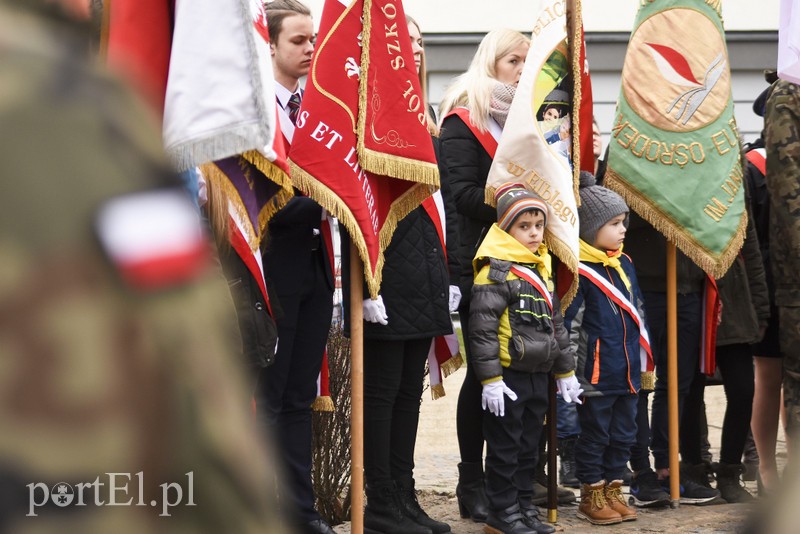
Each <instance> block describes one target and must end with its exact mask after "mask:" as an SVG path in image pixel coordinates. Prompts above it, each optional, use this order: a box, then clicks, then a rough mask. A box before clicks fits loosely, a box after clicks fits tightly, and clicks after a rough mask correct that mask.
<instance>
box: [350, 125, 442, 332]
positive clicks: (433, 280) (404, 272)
mask: <svg viewBox="0 0 800 534" xmlns="http://www.w3.org/2000/svg"><path fill="white" fill-rule="evenodd" d="M434 148H438V147H437V140H436V139H434ZM440 161H441V160H440ZM439 172H440V176H441V181H442V197H443V200H444V205H445V210H447V209H448V208H449V207H452V198H451V197H450V190H449V187H448V185H447V178H446V169H444V168H443V167H442V165H441V164H440V165H439ZM445 227H446V232H447V236H446V240H447V243H454V242H456V240H457V233H456V229H455V228H453V227H452V225H448V224H446V225H445ZM340 228H342V227H340ZM349 250H350V237H349V236H348V235H347V232H345V231H342V280H343V284H342V286H343V287H342V289H343V293H344V302H345V309H346V310H347V312H346V313H345V324H346V330H347V331H348V332H349V322H350V314H349V309H350V307H349V300H350V279H349V278H350V277H349V274H350V252H349ZM380 295H381V297H382V298H383V303H384V306H386V314H387V316H388V317H389V324H388V325H385V326H384V325H381V324H376V323H370V322H367V321H365V322H364V339H385V340H403V339H422V338H428V337H436V336H441V335H445V334H450V333H452V331H453V325H452V322H451V320H450V309H449V297H450V274H449V272H448V266H447V263H446V262H445V251H443V250H442V246H441V241H440V239H439V233H438V231H437V230H436V226H435V225H434V223H433V221H432V220H431V218H430V216H429V215H428V212H427V211H426V210H425V208H423V207H422V206H420V207H418V208H416V209H415V210H413V211H412V212H411V213H409V214H408V215H406V216H405V217H404V218H403V219H402V220H401V221H400V222H399V223H398V224H397V228H396V229H395V232H394V235H393V236H392V241H391V243H390V244H389V246H388V247H387V248H386V251H385V252H384V264H383V274H382V280H381V289H380ZM364 298H369V292H368V291H367V287H366V284H365V285H364Z"/></svg>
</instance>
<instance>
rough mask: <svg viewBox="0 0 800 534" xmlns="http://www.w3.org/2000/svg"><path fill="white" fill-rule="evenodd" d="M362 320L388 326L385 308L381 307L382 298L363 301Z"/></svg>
mask: <svg viewBox="0 0 800 534" xmlns="http://www.w3.org/2000/svg"><path fill="white" fill-rule="evenodd" d="M363 309H364V320H365V321H368V322H370V323H380V324H382V325H387V324H389V316H388V315H386V307H385V306H384V305H383V297H381V296H380V295H378V298H377V299H375V300H372V299H364V303H363Z"/></svg>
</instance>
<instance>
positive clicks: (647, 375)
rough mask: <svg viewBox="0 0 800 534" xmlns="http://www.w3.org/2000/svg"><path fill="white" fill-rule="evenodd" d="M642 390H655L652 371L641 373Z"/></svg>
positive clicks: (654, 377)
mask: <svg viewBox="0 0 800 534" xmlns="http://www.w3.org/2000/svg"><path fill="white" fill-rule="evenodd" d="M642 389H643V390H644V391H653V390H655V389H656V374H655V373H654V372H653V371H643V372H642Z"/></svg>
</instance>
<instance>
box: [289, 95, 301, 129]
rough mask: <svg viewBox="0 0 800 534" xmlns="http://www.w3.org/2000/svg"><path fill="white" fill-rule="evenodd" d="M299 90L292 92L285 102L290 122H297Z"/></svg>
mask: <svg viewBox="0 0 800 534" xmlns="http://www.w3.org/2000/svg"><path fill="white" fill-rule="evenodd" d="M300 99H301V97H300V92H299V91H298V92H297V93H292V96H291V97H290V98H289V102H287V103H286V110H287V111H288V112H289V119H290V120H291V121H292V124H296V123H297V113H298V112H299V111H300Z"/></svg>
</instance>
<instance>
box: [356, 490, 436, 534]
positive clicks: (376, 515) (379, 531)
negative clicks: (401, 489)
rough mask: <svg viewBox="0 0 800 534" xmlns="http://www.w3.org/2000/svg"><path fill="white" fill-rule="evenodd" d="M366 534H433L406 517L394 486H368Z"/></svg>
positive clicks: (365, 518)
mask: <svg viewBox="0 0 800 534" xmlns="http://www.w3.org/2000/svg"><path fill="white" fill-rule="evenodd" d="M364 532H365V533H366V534H433V532H432V531H431V529H429V528H428V527H424V526H422V525H419V524H417V523H415V522H414V521H412V520H411V518H409V517H406V516H405V514H404V513H403V510H402V509H401V507H400V500H399V497H398V492H397V489H396V488H395V486H394V484H387V485H385V486H380V487H377V488H370V487H369V486H367V507H366V508H364Z"/></svg>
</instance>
